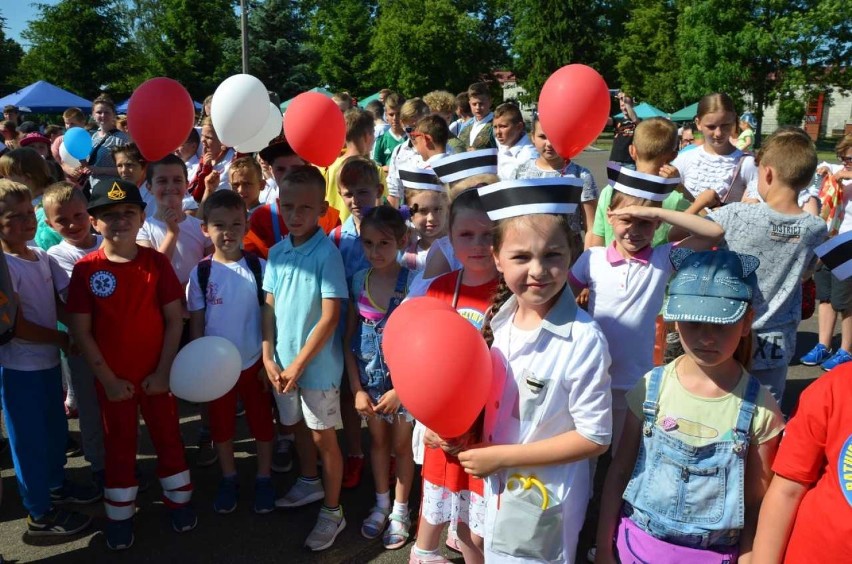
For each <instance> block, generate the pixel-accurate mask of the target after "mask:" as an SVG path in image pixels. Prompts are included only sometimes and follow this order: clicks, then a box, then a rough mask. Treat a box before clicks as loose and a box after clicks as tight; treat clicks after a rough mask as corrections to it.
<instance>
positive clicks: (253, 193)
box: [228, 157, 264, 217]
mask: <svg viewBox="0 0 852 564" xmlns="http://www.w3.org/2000/svg"><path fill="white" fill-rule="evenodd" d="M228 182H229V183H230V184H231V189H233V190H234V192H236V193H237V194H239V196H240V198H242V199H243V203H244V204H245V205H246V211H247V212H248V215H249V217H251V214H252V213H254V211H255V210H256V209H257V208H259V207H260V205H261V204H260V192H261V190H263V186H264V182H263V169H261V168H260V164H259V163H258V162H257V161H256V160H255V159H253V158H252V157H240V158H238V159H234V161H233V162H232V163H231V167H230V169H229V170H228Z"/></svg>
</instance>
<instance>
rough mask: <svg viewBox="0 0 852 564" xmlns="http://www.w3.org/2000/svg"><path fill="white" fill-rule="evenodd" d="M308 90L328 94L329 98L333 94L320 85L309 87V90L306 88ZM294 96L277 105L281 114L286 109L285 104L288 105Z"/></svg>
mask: <svg viewBox="0 0 852 564" xmlns="http://www.w3.org/2000/svg"><path fill="white" fill-rule="evenodd" d="M308 92H319V93H320V94H324V95H326V96H328V97H329V98H331V97H332V96H334V94H332V93H331V92H329V91H328V90H326V89H325V88H323V87H322V86H317V87H316V88H311V89H310V90H308ZM295 98H296V97H295V96H294V97H293V98H290V99H289V100H287V101H286V102H281V105H280V106H278V107H279V108H280V109H281V113H282V114H283V113H284V112H285V111H287V106H289V105H290V103H291V102H292V101H293V100H294V99H295Z"/></svg>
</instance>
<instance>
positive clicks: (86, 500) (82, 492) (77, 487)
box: [50, 480, 103, 505]
mask: <svg viewBox="0 0 852 564" xmlns="http://www.w3.org/2000/svg"><path fill="white" fill-rule="evenodd" d="M102 496H103V490H102V489H101V488H99V487H97V486H96V485H95V484H75V483H74V482H69V481H68V480H65V483H63V484H62V487H59V488H56V489H55V490H50V501H51V502H52V503H73V504H75V505H88V504H90V503H95V502H96V501H98V500H100V499H101V497H102Z"/></svg>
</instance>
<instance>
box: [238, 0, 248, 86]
mask: <svg viewBox="0 0 852 564" xmlns="http://www.w3.org/2000/svg"><path fill="white" fill-rule="evenodd" d="M240 29H241V31H242V39H243V74H248V73H249V64H248V14H247V13H246V0H240Z"/></svg>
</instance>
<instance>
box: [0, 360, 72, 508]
mask: <svg viewBox="0 0 852 564" xmlns="http://www.w3.org/2000/svg"><path fill="white" fill-rule="evenodd" d="M0 396H2V401H3V413H4V414H5V417H6V431H7V432H8V434H9V444H10V446H11V447H12V449H11V450H12V462H13V464H14V466H15V476H16V477H17V480H18V490H19V491H20V492H21V498H22V499H23V501H24V507H25V508H26V509H27V511H28V512H29V514H30V515H31V516H32V517H33V518H36V519H38V518H40V517H42V516H44V514H45V513H47V512H48V511H50V490H51V489H54V488H58V487H61V486H62V483H63V482H64V481H65V446H66V444H67V441H68V421H67V420H66V419H65V411H64V410H63V408H62V370H61V369H60V368H59V365H57V366H55V367H54V368H49V369H47V370H35V371H21V370H12V369H10V368H3V367H0Z"/></svg>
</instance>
